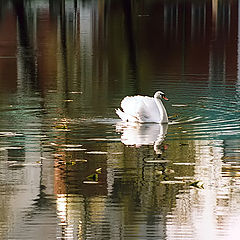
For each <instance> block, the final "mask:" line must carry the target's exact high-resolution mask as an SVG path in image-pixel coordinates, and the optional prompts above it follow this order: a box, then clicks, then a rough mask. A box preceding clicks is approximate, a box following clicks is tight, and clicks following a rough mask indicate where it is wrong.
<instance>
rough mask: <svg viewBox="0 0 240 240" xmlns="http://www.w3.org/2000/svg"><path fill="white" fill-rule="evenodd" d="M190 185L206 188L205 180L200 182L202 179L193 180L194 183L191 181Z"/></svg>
mask: <svg viewBox="0 0 240 240" xmlns="http://www.w3.org/2000/svg"><path fill="white" fill-rule="evenodd" d="M190 186H192V187H196V188H200V189H204V186H203V182H200V181H195V182H192V183H190Z"/></svg>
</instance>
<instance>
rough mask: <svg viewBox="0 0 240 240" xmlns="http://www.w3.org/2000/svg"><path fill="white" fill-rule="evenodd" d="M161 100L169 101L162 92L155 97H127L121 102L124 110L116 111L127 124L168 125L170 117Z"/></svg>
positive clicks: (158, 92)
mask: <svg viewBox="0 0 240 240" xmlns="http://www.w3.org/2000/svg"><path fill="white" fill-rule="evenodd" d="M161 99H165V100H168V99H167V98H166V97H165V95H164V93H163V92H161V91H157V92H156V93H155V94H154V97H148V96H133V97H125V98H124V99H123V100H122V102H121V108H122V110H120V109H116V113H117V115H118V116H119V117H120V118H121V119H122V120H123V121H127V122H139V123H144V122H148V123H167V122H168V116H167V112H166V109H165V107H164V105H163V103H162V101H161Z"/></svg>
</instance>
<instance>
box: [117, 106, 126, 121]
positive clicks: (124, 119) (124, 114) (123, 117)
mask: <svg viewBox="0 0 240 240" xmlns="http://www.w3.org/2000/svg"><path fill="white" fill-rule="evenodd" d="M115 111H116V114H117V115H118V116H119V117H120V118H121V119H122V120H123V121H128V116H127V114H126V113H125V112H123V111H121V110H120V109H119V108H118V109H115Z"/></svg>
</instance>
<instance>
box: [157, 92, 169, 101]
mask: <svg viewBox="0 0 240 240" xmlns="http://www.w3.org/2000/svg"><path fill="white" fill-rule="evenodd" d="M154 98H157V99H164V100H166V101H168V98H167V97H166V96H165V94H164V93H163V92H162V91H157V92H155V94H154Z"/></svg>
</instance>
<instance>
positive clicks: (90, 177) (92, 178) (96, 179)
mask: <svg viewBox="0 0 240 240" xmlns="http://www.w3.org/2000/svg"><path fill="white" fill-rule="evenodd" d="M87 179H89V180H93V181H96V182H97V181H98V174H97V173H93V174H91V175H89V176H87Z"/></svg>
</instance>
